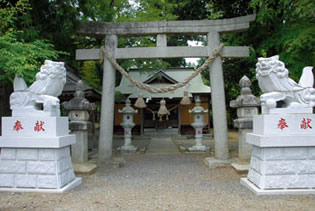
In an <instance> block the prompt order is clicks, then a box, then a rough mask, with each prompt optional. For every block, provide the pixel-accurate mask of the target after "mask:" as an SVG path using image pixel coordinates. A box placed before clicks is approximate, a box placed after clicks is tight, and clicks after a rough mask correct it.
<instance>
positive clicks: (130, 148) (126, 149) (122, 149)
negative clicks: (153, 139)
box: [120, 145, 138, 153]
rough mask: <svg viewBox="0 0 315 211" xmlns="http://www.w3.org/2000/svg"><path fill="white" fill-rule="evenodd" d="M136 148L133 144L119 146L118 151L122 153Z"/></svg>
mask: <svg viewBox="0 0 315 211" xmlns="http://www.w3.org/2000/svg"><path fill="white" fill-rule="evenodd" d="M137 150H138V148H137V147H135V146H133V145H127V146H125V145H124V146H121V147H120V151H121V152H124V153H135V152H137Z"/></svg>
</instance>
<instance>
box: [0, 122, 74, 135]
mask: <svg viewBox="0 0 315 211" xmlns="http://www.w3.org/2000/svg"><path fill="white" fill-rule="evenodd" d="M17 121H19V122H20V125H21V126H22V128H23V129H18V130H17V129H15V128H14V126H15V125H16V124H17ZM37 123H38V124H39V126H40V124H41V123H42V128H43V129H41V128H40V127H39V128H38V129H39V131H37V130H35V127H36V124H37ZM68 134H69V122H68V118H67V117H2V136H5V137H17V136H20V137H43V136H44V137H47V136H64V135H68Z"/></svg>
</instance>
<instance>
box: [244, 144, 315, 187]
mask: <svg viewBox="0 0 315 211" xmlns="http://www.w3.org/2000/svg"><path fill="white" fill-rule="evenodd" d="M314 149H315V147H309V146H305V147H297V146H296V147H272V148H265V147H257V146H253V151H252V158H251V161H250V169H249V173H248V180H249V181H251V182H252V183H253V184H255V185H256V186H257V187H259V188H260V189H288V188H315V162H314V161H315V159H312V158H313V157H312V156H313V155H312V152H313V150H314ZM310 158H311V159H310Z"/></svg>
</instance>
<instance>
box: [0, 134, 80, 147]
mask: <svg viewBox="0 0 315 211" xmlns="http://www.w3.org/2000/svg"><path fill="white" fill-rule="evenodd" d="M74 143H75V135H65V136H56V137H34V138H32V137H24V138H23V137H4V136H1V137H0V147H7V148H13V147H17V148H61V147H65V146H69V145H71V144H74Z"/></svg>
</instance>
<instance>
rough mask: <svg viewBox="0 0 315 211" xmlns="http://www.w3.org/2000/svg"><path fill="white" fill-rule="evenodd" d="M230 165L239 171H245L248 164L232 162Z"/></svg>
mask: <svg viewBox="0 0 315 211" xmlns="http://www.w3.org/2000/svg"><path fill="white" fill-rule="evenodd" d="M231 166H232V167H233V168H234V169H235V171H237V172H239V173H245V172H248V170H249V164H242V163H237V162H236V163H232V164H231Z"/></svg>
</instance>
